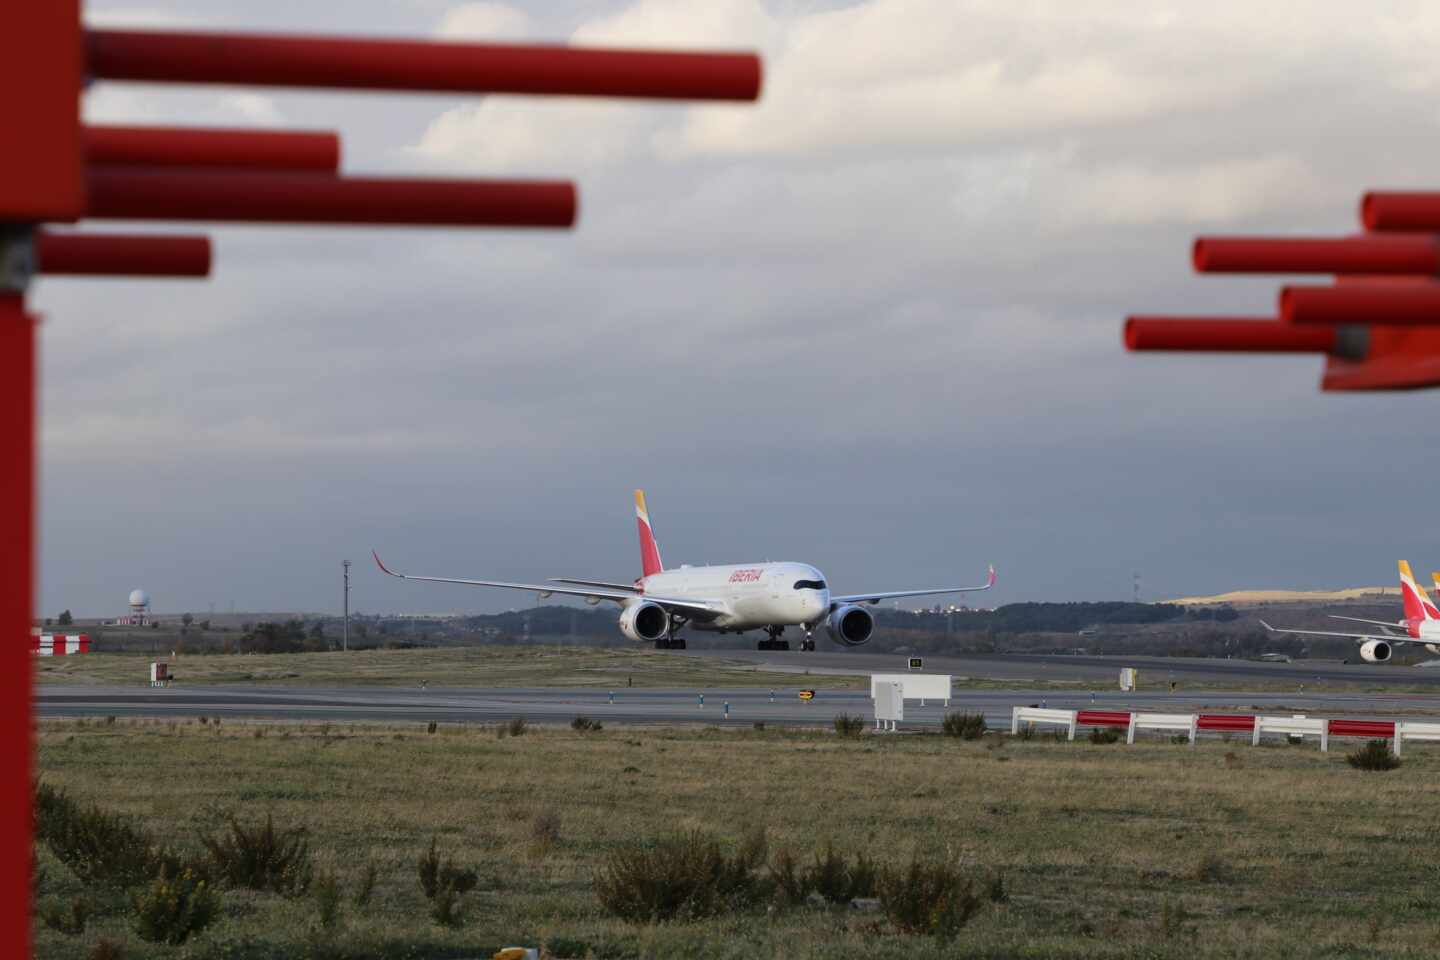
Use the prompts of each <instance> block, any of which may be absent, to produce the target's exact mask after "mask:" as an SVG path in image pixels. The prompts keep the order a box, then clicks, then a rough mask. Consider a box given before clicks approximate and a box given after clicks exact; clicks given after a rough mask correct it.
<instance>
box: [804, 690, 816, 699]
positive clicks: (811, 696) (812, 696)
mask: <svg viewBox="0 0 1440 960" xmlns="http://www.w3.org/2000/svg"><path fill="white" fill-rule="evenodd" d="M800 699H801V700H814V699H815V691H814V690H801V691H800Z"/></svg>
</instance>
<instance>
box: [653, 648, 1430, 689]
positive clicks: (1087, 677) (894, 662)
mask: <svg viewBox="0 0 1440 960" xmlns="http://www.w3.org/2000/svg"><path fill="white" fill-rule="evenodd" d="M669 654H670V655H671V656H680V657H684V656H691V657H724V658H726V659H729V660H748V661H750V662H752V663H754V664H756V665H757V667H759V666H763V668H764V669H766V670H771V671H781V672H791V673H793V672H803V671H806V670H808V671H810V672H811V673H817V674H821V673H824V674H836V673H861V674H869V673H904V672H905V671H906V669H907V661H908V655H906V654H903V653H885V654H874V653H861V652H859V651H845V650H836V651H820V652H816V653H799V652H795V651H791V652H784V653H774V652H770V651H760V650H705V649H694V650H676V651H669ZM923 659H924V670H925V672H926V673H948V674H950V675H951V676H953V677H955V678H957V679H959V678H961V677H965V678H971V679H987V680H1016V681H1034V680H1058V681H1076V680H1084V681H1102V682H1104V683H1116V682H1117V680H1118V677H1119V672H1120V668H1121V667H1135V668H1136V669H1138V670H1139V671H1140V674H1141V679H1142V682H1143V681H1144V680H1145V679H1147V678H1150V679H1154V680H1164V681H1167V682H1168V681H1169V680H1172V679H1173V680H1176V681H1177V682H1181V683H1183V682H1184V681H1185V680H1196V681H1203V682H1206V683H1234V684H1235V685H1236V686H1237V687H1238V686H1243V685H1246V684H1250V683H1255V682H1267V683H1294V684H1295V685H1296V687H1297V688H1298V687H1299V685H1300V684H1301V683H1306V682H1314V681H1326V682H1333V683H1363V684H1367V685H1376V686H1386V685H1391V684H1403V685H1405V686H1433V687H1434V688H1435V690H1436V693H1437V694H1440V668H1426V667H1400V666H1392V665H1390V664H1381V663H1373V664H1367V663H1349V664H1346V663H1341V662H1339V661H1337V660H1297V661H1295V662H1293V663H1262V662H1260V661H1257V660H1220V659H1214V658H1207V657H1129V656H1098V655H1097V656H1066V655H1058V654H1024V653H993V654H973V655H968V656H925V657H924V658H923Z"/></svg>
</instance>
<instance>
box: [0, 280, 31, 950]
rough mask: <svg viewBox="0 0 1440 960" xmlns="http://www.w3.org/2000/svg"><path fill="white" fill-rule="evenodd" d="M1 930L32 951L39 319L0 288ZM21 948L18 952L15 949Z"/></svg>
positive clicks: (11, 942)
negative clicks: (0, 460) (0, 452)
mask: <svg viewBox="0 0 1440 960" xmlns="http://www.w3.org/2000/svg"><path fill="white" fill-rule="evenodd" d="M0 364H3V368H0V434H3V436H4V437H5V444H6V450H5V469H3V470H0V544H3V549H0V637H3V638H4V640H5V642H3V643H0V740H3V743H4V751H5V752H4V757H5V776H3V777H0V816H3V817H4V818H5V826H4V829H0V880H3V883H4V889H6V890H8V891H10V892H9V894H8V895H6V897H5V898H4V899H5V904H4V906H3V907H0V918H3V923H0V930H3V931H4V934H3V938H4V944H5V946H6V948H7V949H6V951H5V952H6V954H7V955H9V956H16V957H28V956H30V924H31V918H30V896H29V892H30V889H31V888H30V863H31V859H30V858H31V850H30V831H31V826H32V824H33V822H34V821H33V818H32V816H31V810H30V799H31V791H32V789H33V780H32V778H33V777H34V752H35V750H34V744H33V742H32V740H31V735H30V733H31V730H33V729H34V717H33V716H32V715H31V713H30V698H31V684H32V682H33V673H32V671H33V670H34V667H33V665H32V664H31V662H30V649H29V644H28V643H26V642H25V639H26V638H27V637H29V635H30V622H31V619H30V618H31V610H30V604H31V600H32V598H33V597H34V584H35V318H34V317H32V316H31V315H30V314H28V313H26V312H25V301H24V299H23V298H22V297H21V296H20V294H17V293H0ZM12 951H16V952H12Z"/></svg>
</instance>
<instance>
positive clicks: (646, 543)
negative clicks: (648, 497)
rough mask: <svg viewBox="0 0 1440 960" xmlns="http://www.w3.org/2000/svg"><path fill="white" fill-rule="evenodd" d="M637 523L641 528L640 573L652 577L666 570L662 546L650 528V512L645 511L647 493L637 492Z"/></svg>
mask: <svg viewBox="0 0 1440 960" xmlns="http://www.w3.org/2000/svg"><path fill="white" fill-rule="evenodd" d="M635 523H636V525H637V526H638V527H639V528H640V571H641V575H642V576H646V577H648V576H650V575H651V574H652V573H659V572H660V571H662V570H664V569H665V565H664V564H662V563H661V562H660V545H659V544H657V543H656V542H655V530H654V529H653V528H652V527H651V526H650V511H648V510H646V509H645V491H644V490H636V491H635Z"/></svg>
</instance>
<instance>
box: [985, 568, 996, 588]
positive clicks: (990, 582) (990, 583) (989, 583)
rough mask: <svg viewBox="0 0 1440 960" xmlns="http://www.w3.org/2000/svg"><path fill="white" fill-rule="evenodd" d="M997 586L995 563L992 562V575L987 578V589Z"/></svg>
mask: <svg viewBox="0 0 1440 960" xmlns="http://www.w3.org/2000/svg"><path fill="white" fill-rule="evenodd" d="M993 586H995V564H993V563H992V564H990V576H988V577H986V578H985V589H986V590H989V589H990V588H991V587H993Z"/></svg>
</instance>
